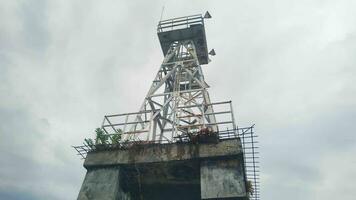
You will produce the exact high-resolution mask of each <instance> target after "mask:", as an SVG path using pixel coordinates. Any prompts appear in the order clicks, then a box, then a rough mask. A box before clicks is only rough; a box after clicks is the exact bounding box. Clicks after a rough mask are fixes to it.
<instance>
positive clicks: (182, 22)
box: [157, 14, 204, 33]
mask: <svg viewBox="0 0 356 200" xmlns="http://www.w3.org/2000/svg"><path fill="white" fill-rule="evenodd" d="M197 24H201V25H204V18H203V17H202V15H201V14H199V15H190V16H186V17H178V18H173V19H167V20H162V21H160V22H159V23H158V26H157V32H158V33H160V32H166V31H172V30H178V29H183V28H189V27H190V26H191V25H197Z"/></svg>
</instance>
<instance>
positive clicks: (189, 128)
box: [102, 15, 236, 143]
mask: <svg viewBox="0 0 356 200" xmlns="http://www.w3.org/2000/svg"><path fill="white" fill-rule="evenodd" d="M157 31H158V36H159V39H160V42H161V46H162V50H163V53H164V55H165V57H164V59H163V62H162V64H161V66H160V68H159V70H158V72H157V74H156V77H155V79H154V80H153V83H152V84H151V87H150V89H149V91H148V93H147V95H146V97H145V99H144V102H143V103H142V105H141V107H140V110H139V112H135V113H125V114H117V115H106V116H105V117H104V120H103V123H102V128H103V130H104V131H105V132H106V133H107V134H109V135H110V134H117V133H122V134H123V141H140V142H147V143H166V142H176V141H181V140H185V139H187V138H191V137H192V136H194V135H197V134H199V133H201V132H209V133H210V132H212V133H217V132H218V131H219V127H221V126H222V125H224V126H225V127H224V128H226V129H230V130H231V129H232V130H234V129H236V125H235V120H234V116H233V112H232V105H231V101H228V102H216V103H212V102H211V101H210V97H209V93H208V91H207V89H208V88H209V85H208V84H207V83H206V82H205V80H204V75H203V71H202V68H201V64H207V62H208V52H207V44H206V39H205V29H204V18H203V17H202V16H201V15H193V16H187V17H181V18H174V19H170V20H164V21H160V23H159V24H158V28H157ZM167 44H169V46H168V45H167ZM224 106H225V107H224ZM215 107H222V108H217V109H218V110H219V111H218V112H214V108H215ZM217 115H222V118H221V119H222V120H220V121H219V120H217Z"/></svg>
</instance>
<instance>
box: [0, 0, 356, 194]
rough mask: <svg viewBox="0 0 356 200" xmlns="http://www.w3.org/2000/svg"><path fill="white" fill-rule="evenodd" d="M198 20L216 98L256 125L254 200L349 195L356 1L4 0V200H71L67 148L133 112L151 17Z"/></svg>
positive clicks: (0, 146)
mask: <svg viewBox="0 0 356 200" xmlns="http://www.w3.org/2000/svg"><path fill="white" fill-rule="evenodd" d="M163 5H165V12H164V14H163V18H169V17H179V16H184V15H190V14H197V13H204V12H205V11H206V10H209V12H210V13H211V15H212V16H213V18H212V19H210V20H208V21H206V31H207V40H208V46H209V48H215V50H216V53H217V55H216V56H215V57H213V58H212V62H211V63H210V64H209V65H205V66H203V70H204V73H205V79H206V82H207V83H208V84H209V85H210V86H211V88H210V90H209V91H210V96H211V98H212V100H213V101H223V100H232V101H233V104H234V111H235V115H236V116H237V123H238V124H239V126H248V125H251V124H254V123H255V124H256V132H257V134H259V135H260V139H259V140H260V146H261V152H262V154H261V157H262V160H261V167H262V168H261V172H262V173H261V176H262V180H261V188H262V189H261V190H262V192H261V195H262V196H261V199H262V200H268V199H273V200H285V199H288V200H301V199H303V200H316V199H323V200H335V199H340V200H354V199H355V196H356V184H355V180H356V156H355V155H356V136H355V134H356V132H355V123H356V83H355V76H356V68H355V67H356V66H355V65H356V56H355V52H356V1H354V0H337V1H336V0H298V1H296V0H295V1H294V0H279V1H277V0H269V1H267V0H260V1H251V0H231V1H217V0H215V1H202V0H201V1H198V0H196V1H192V0H180V1H173V0H171V1H169V0H166V1H163V0H162V1H147V0H142V1H133V0H127V1H120V0H107V1H106V0H105V1H104V0H103V1H95V0H85V1H84V0H57V1H54V0H53V1H45V0H31V1H30V0H0V199H4V200H35V199H36V200H48V199H51V200H64V199H65V200H66V199H68V200H70V199H76V197H77V194H78V192H79V189H80V186H81V184H82V181H83V178H84V176H85V169H84V168H83V167H82V163H83V160H80V158H79V157H78V156H76V155H75V151H74V150H73V149H72V148H71V145H78V144H81V143H82V141H83V139H84V138H86V137H91V136H93V130H94V129H95V128H96V127H99V126H100V124H101V121H102V118H103V116H104V115H105V114H115V113H124V112H134V111H138V109H139V106H140V105H141V103H142V101H143V98H144V96H145V94H146V93H147V90H148V89H149V86H150V84H151V81H152V80H153V78H154V76H155V74H156V72H157V70H158V68H159V66H160V63H161V61H162V59H163V55H162V52H161V49H160V46H159V42H158V39H157V36H156V30H155V29H156V25H157V23H158V21H159V19H160V15H161V10H162V6H163Z"/></svg>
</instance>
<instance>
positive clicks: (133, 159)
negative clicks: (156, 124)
mask: <svg viewBox="0 0 356 200" xmlns="http://www.w3.org/2000/svg"><path fill="white" fill-rule="evenodd" d="M241 153H242V150H241V143H240V141H239V140H224V141H221V142H219V143H217V144H189V143H175V144H164V145H162V144H157V145H146V146H143V145H142V146H137V147H133V148H130V149H127V150H112V151H100V152H93V153H88V155H87V158H86V159H85V162H84V166H85V167H86V168H90V167H95V166H108V165H120V164H133V163H151V162H168V161H179V160H189V159H196V158H199V159H202V158H210V157H221V156H232V155H238V154H241Z"/></svg>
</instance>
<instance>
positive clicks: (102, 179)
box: [78, 167, 131, 200]
mask: <svg viewBox="0 0 356 200" xmlns="http://www.w3.org/2000/svg"><path fill="white" fill-rule="evenodd" d="M119 176H120V170H119V168H117V167H115V168H114V167H113V168H101V169H90V170H88V171H87V174H86V176H85V179H84V182H83V185H82V187H81V189H80V192H79V195H78V200H93V199H100V200H119V199H120V200H130V199H131V198H130V197H129V195H127V194H125V193H124V192H123V191H122V190H121V187H120V182H119Z"/></svg>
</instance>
